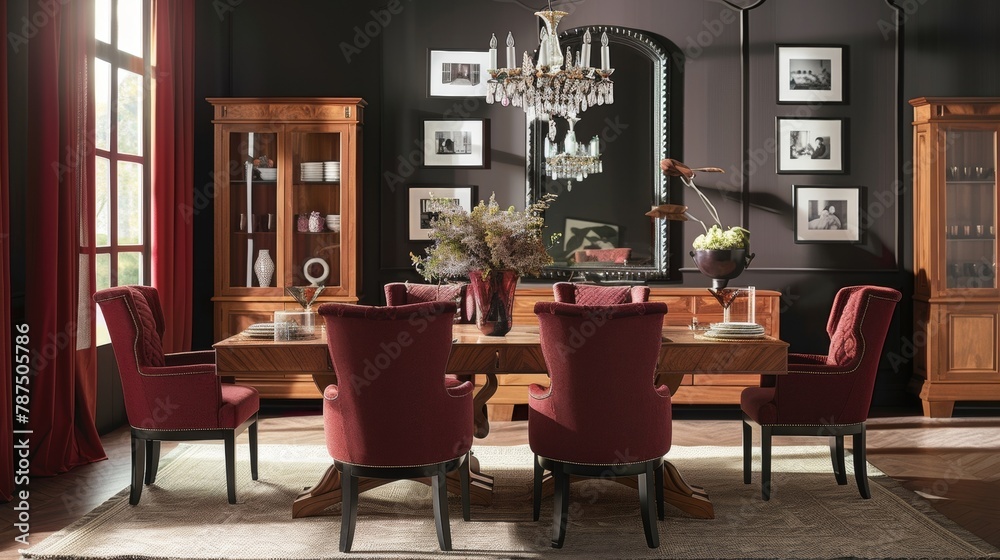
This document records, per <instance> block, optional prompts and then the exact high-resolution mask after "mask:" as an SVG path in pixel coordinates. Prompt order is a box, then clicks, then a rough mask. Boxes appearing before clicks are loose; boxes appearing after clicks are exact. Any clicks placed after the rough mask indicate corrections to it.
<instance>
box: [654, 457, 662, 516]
mask: <svg viewBox="0 0 1000 560" xmlns="http://www.w3.org/2000/svg"><path fill="white" fill-rule="evenodd" d="M663 468H664V467H663V465H660V466H659V467H657V468H656V470H655V473H656V476H655V478H656V480H655V481H654V484H656V518H657V519H659V520H660V521H663V518H664V513H663Z"/></svg>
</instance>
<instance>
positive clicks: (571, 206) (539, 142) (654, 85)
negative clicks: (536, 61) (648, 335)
mask: <svg viewBox="0 0 1000 560" xmlns="http://www.w3.org/2000/svg"><path fill="white" fill-rule="evenodd" d="M587 30H590V34H591V37H592V38H593V43H596V44H600V38H601V36H602V34H604V33H607V35H608V40H609V44H610V46H611V51H610V52H611V67H612V68H614V69H615V72H614V74H613V75H612V79H613V80H614V81H615V102H614V103H612V104H610V105H598V106H593V107H590V108H588V109H587V110H586V111H585V112H584V113H582V114H581V115H580V116H581V119H580V121H579V122H578V123H576V125H575V131H576V138H577V140H578V141H579V142H580V143H583V144H586V143H587V142H590V140H591V138H593V137H594V136H597V137H598V138H599V139H600V147H601V149H600V151H601V162H602V168H603V170H602V171H600V172H598V173H593V174H590V175H589V176H587V177H586V178H584V179H583V180H577V179H571V180H567V179H566V178H556V179H553V178H552V177H551V172H550V171H549V170H547V169H546V165H545V139H546V136H547V134H548V131H549V127H551V126H555V127H556V131H557V132H556V137H555V142H556V144H557V145H558V146H562V145H563V143H564V139H565V136H566V132H567V130H568V128H569V124H568V122H567V121H566V120H565V119H562V118H560V117H552V119H551V121H549V120H543V119H538V118H533V116H532V115H529V116H528V122H527V127H526V129H527V140H526V142H527V146H526V151H525V153H526V154H527V165H526V185H527V188H526V200H527V202H528V203H529V204H530V203H531V202H532V201H534V200H537V199H538V198H539V197H540V196H542V195H543V194H544V193H555V194H557V195H558V198H557V199H556V201H555V202H554V203H553V204H552V206H551V207H550V208H549V209H548V210H547V211H546V213H545V228H546V229H545V231H546V233H545V236H544V239H549V238H550V235H551V234H554V233H559V234H562V238H561V239H559V240H558V241H557V242H556V243H555V244H553V246H552V247H551V248H550V249H549V253H550V254H551V255H552V258H553V259H554V261H555V262H554V264H552V265H550V266H549V267H547V268H546V269H545V270H543V271H542V274H541V277H542V278H543V279H546V280H566V279H572V280H589V281H596V282H603V283H613V282H629V283H632V282H645V281H649V280H663V279H666V278H667V277H668V272H669V270H670V269H669V261H668V256H669V255H668V247H669V239H668V234H669V233H668V232H669V230H668V227H667V224H668V222H667V220H654V219H650V218H649V217H647V216H645V213H646V212H648V211H649V209H650V207H651V206H655V205H658V204H665V203H667V202H669V190H668V189H669V182H668V180H667V178H666V177H665V176H664V175H663V173H662V172H661V171H660V168H659V162H660V160H661V159H663V158H665V157H667V154H668V153H669V149H670V138H669V131H670V127H669V122H668V118H669V114H670V111H669V108H670V99H669V92H670V89H669V79H670V76H669V72H670V65H669V57H668V54H667V51H666V50H665V49H664V48H663V47H662V46H661V45H660V44H659V43H658V42H657V41H656V40H655V39H653V38H652V37H650V36H649V35H647V34H646V33H644V32H641V31H637V30H634V29H628V28H623V27H613V26H590V27H578V28H574V29H570V30H568V31H566V32H564V33H562V34H561V35H560V43H561V44H562V46H563V48H566V47H570V48H571V49H572V50H573V52H574V53H575V52H577V51H578V50H579V49H580V45H581V43H582V41H583V35H584V33H585V32H586V31H587ZM595 50H596V49H595ZM611 249H615V250H611Z"/></svg>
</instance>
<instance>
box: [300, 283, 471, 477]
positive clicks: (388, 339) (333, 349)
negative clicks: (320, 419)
mask: <svg viewBox="0 0 1000 560" xmlns="http://www.w3.org/2000/svg"><path fill="white" fill-rule="evenodd" d="M456 311H457V306H456V304H455V303H454V302H450V301H449V302H426V303H416V304H410V305H401V306H387V307H368V306H361V305H349V304H339V303H327V304H323V305H321V306H320V307H319V314H320V315H321V316H323V318H324V319H325V321H326V332H327V342H328V345H329V348H330V357H331V360H332V362H333V367H334V370H335V371H336V372H337V390H336V401H338V407H339V414H340V417H339V419H338V421H337V422H336V423H335V424H334V423H331V421H330V420H329V419H327V421H326V427H327V433H326V440H327V447H328V449H329V451H330V455H331V456H332V457H333V458H334V459H336V460H340V461H346V462H348V463H352V464H359V465H370V466H402V465H420V464H430V463H436V462H441V461H446V460H449V459H452V458H455V457H456V456H457V455H459V454H461V453H455V450H457V449H461V448H462V446H463V445H466V446H467V445H471V441H472V430H473V425H472V405H471V399H469V406H468V410H467V411H463V417H462V418H456V417H454V416H450V415H448V414H446V412H447V411H448V410H454V404H453V403H454V401H455V397H451V396H449V395H448V393H447V392H446V390H445V370H446V368H447V365H448V358H449V356H450V355H451V343H452V342H451V341H452V338H451V337H452V323H453V318H454V315H455V313H456ZM327 393H328V394H329V391H328V392H327ZM448 401H451V402H448ZM331 431H335V432H337V431H339V433H331ZM465 449H466V450H467V449H468V447H465Z"/></svg>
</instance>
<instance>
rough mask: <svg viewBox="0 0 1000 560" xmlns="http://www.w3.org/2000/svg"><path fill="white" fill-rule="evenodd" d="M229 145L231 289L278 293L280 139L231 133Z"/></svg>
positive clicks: (271, 134) (262, 134) (270, 134)
mask: <svg viewBox="0 0 1000 560" xmlns="http://www.w3.org/2000/svg"><path fill="white" fill-rule="evenodd" d="M228 142H229V156H228V157H229V167H228V175H229V197H230V201H229V224H228V225H227V227H228V228H229V233H230V235H229V281H228V285H229V286H230V287H233V288H262V287H274V286H275V285H277V284H278V282H277V280H276V278H277V275H276V274H275V272H276V269H277V262H278V255H277V250H278V242H277V233H276V232H277V216H278V168H277V163H278V162H277V161H276V160H277V158H278V134H277V133H276V132H242V131H239V132H230V133H229V135H228ZM255 265H257V266H256V271H255Z"/></svg>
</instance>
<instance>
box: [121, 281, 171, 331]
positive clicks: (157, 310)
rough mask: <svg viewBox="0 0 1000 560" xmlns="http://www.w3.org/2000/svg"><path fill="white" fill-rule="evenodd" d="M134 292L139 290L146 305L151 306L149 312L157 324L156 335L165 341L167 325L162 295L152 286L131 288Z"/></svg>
mask: <svg viewBox="0 0 1000 560" xmlns="http://www.w3.org/2000/svg"><path fill="white" fill-rule="evenodd" d="M129 287H130V288H132V289H133V290H137V291H138V292H139V293H140V294H142V295H143V297H145V298H146V305H148V306H149V310H150V311H151V312H152V313H153V322H154V323H155V324H156V334H157V335H159V337H160V340H163V330H164V328H166V323H165V322H164V320H163V307H161V306H160V294H159V292H157V291H156V288H154V287H152V286H129Z"/></svg>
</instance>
